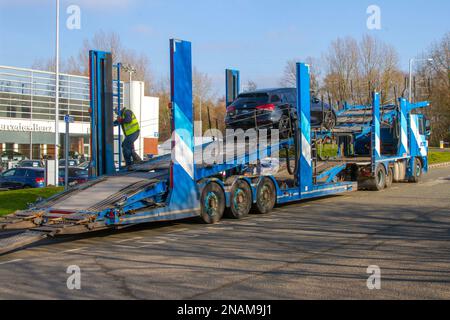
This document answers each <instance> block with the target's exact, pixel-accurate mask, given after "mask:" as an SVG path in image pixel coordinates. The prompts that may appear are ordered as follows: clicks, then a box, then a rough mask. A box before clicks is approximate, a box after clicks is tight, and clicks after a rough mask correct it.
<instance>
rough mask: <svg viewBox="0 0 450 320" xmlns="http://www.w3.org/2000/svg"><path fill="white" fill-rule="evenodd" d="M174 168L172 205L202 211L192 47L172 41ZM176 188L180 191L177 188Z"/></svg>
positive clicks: (172, 172) (187, 43) (171, 174)
mask: <svg viewBox="0 0 450 320" xmlns="http://www.w3.org/2000/svg"><path fill="white" fill-rule="evenodd" d="M170 74H171V101H172V164H171V168H170V189H171V194H170V204H171V208H174V209H177V208H178V209H180V210H182V209H186V208H194V207H195V208H196V207H198V190H197V186H196V181H195V164H194V124H193V121H194V110H193V103H192V54H191V43H190V42H187V41H181V40H174V39H172V40H170ZM175 185H176V187H175Z"/></svg>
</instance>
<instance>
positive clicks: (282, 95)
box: [225, 88, 336, 138]
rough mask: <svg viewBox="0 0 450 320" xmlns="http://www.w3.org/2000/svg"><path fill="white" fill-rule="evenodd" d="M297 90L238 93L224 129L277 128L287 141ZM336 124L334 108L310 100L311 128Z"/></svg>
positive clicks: (332, 126)
mask: <svg viewBox="0 0 450 320" xmlns="http://www.w3.org/2000/svg"><path fill="white" fill-rule="evenodd" d="M296 105H297V90H296V89H295V88H279V89H265V90H257V91H252V92H245V93H241V94H240V95H239V96H238V97H237V98H236V100H235V101H233V103H232V104H231V105H229V106H228V107H227V115H226V118H225V123H226V126H227V129H244V130H247V129H250V128H258V129H272V128H274V129H279V130H280V136H281V137H282V138H286V137H287V136H289V134H290V132H291V126H292V120H293V119H296V116H297V115H296ZM335 125H336V113H335V111H334V109H333V108H332V107H331V106H330V105H328V104H326V103H322V102H321V101H320V100H319V99H317V98H315V97H313V98H312V99H311V126H312V127H314V128H317V127H324V128H326V129H332V128H334V126H335Z"/></svg>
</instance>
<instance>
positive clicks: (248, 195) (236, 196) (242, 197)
mask: <svg viewBox="0 0 450 320" xmlns="http://www.w3.org/2000/svg"><path fill="white" fill-rule="evenodd" d="M251 208H252V189H250V186H249V185H248V183H247V182H245V181H244V180H237V181H236V182H235V183H234V184H233V186H232V187H231V191H230V208H229V209H227V216H228V217H230V218H233V219H242V218H243V217H245V216H247V215H248V213H249V212H250V209H251Z"/></svg>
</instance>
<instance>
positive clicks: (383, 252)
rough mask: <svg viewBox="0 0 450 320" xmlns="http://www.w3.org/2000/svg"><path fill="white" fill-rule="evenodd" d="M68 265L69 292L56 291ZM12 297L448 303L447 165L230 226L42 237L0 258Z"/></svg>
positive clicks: (186, 224)
mask: <svg viewBox="0 0 450 320" xmlns="http://www.w3.org/2000/svg"><path fill="white" fill-rule="evenodd" d="M71 265H76V266H79V268H80V270H81V289H80V290H69V289H68V288H67V285H66V281H67V278H68V277H69V274H67V273H66V271H67V268H68V266H71ZM368 266H378V267H379V268H380V270H381V289H380V290H369V289H368V287H367V279H368V277H369V274H367V268H368ZM19 298H20V299H36V298H45V299H101V298H103V299H449V298H450V168H448V167H447V168H437V169H433V170H432V171H431V172H430V173H429V174H428V175H427V176H426V178H425V179H424V180H423V182H421V183H420V184H418V185H415V184H394V186H393V188H392V189H390V190H386V191H383V192H379V193H374V192H356V193H352V194H347V195H343V196H337V197H329V198H325V199H320V200H314V201H308V202H302V203H298V204H294V205H288V206H283V207H279V208H277V209H276V210H275V211H274V212H273V213H272V214H270V215H267V216H257V215H252V216H250V217H249V218H247V219H245V220H241V221H234V220H223V222H221V223H220V224H217V225H212V226H207V225H202V224H199V223H197V222H196V221H192V220H189V221H182V222H178V223H160V224H152V225H146V226H143V227H139V228H133V229H129V230H125V231H122V232H120V233H109V232H108V233H99V234H93V235H91V236H90V237H88V238H77V237H71V238H68V237H66V238H63V239H54V240H49V241H47V242H45V243H42V244H39V245H36V246H33V247H30V248H27V249H26V250H22V251H17V252H14V253H11V254H8V255H5V256H1V257H0V299H19Z"/></svg>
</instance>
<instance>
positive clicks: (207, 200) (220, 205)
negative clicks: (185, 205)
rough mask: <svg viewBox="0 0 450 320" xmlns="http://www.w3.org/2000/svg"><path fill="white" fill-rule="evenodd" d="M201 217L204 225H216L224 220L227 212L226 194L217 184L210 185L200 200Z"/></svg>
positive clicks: (204, 190)
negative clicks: (225, 211) (223, 217)
mask: <svg viewBox="0 0 450 320" xmlns="http://www.w3.org/2000/svg"><path fill="white" fill-rule="evenodd" d="M200 207H201V213H200V216H201V218H202V220H203V222H204V223H206V224H214V223H217V222H219V221H220V220H221V219H222V216H223V212H224V210H225V194H224V193H223V190H222V188H221V187H220V186H219V185H218V184H217V183H215V182H211V183H209V184H208V185H207V186H206V187H205V188H204V189H203V191H202V196H201V198H200Z"/></svg>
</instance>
